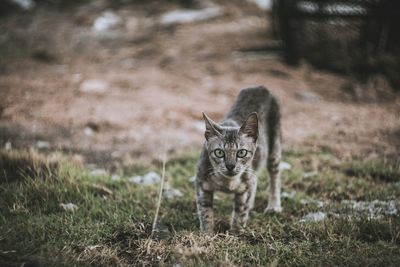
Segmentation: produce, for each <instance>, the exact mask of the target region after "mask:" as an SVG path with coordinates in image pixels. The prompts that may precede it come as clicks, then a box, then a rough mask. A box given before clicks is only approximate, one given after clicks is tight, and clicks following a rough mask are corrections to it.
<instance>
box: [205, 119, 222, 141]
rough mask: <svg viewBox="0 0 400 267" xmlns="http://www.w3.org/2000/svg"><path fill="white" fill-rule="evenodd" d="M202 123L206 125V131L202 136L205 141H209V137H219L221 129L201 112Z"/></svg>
mask: <svg viewBox="0 0 400 267" xmlns="http://www.w3.org/2000/svg"><path fill="white" fill-rule="evenodd" d="M203 118H204V122H205V123H206V131H205V132H204V136H205V137H206V140H208V139H210V138H211V137H214V136H218V137H221V136H222V134H221V128H220V127H219V126H218V124H217V123H215V122H214V121H213V120H212V119H210V118H209V117H208V116H207V115H206V114H205V113H204V112H203Z"/></svg>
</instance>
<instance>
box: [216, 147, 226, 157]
mask: <svg viewBox="0 0 400 267" xmlns="http://www.w3.org/2000/svg"><path fill="white" fill-rule="evenodd" d="M214 155H215V156H216V157H217V158H223V157H224V156H225V153H224V151H222V149H219V148H217V149H215V150H214Z"/></svg>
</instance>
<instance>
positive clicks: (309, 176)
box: [303, 171, 318, 179]
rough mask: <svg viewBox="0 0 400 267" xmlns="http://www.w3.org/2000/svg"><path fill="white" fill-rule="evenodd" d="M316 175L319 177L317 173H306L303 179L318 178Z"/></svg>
mask: <svg viewBox="0 0 400 267" xmlns="http://www.w3.org/2000/svg"><path fill="white" fill-rule="evenodd" d="M316 175H318V172H317V171H312V172H305V173H304V174H303V178H305V179H307V178H311V177H313V176H316Z"/></svg>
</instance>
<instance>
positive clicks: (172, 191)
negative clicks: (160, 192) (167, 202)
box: [164, 188, 183, 199]
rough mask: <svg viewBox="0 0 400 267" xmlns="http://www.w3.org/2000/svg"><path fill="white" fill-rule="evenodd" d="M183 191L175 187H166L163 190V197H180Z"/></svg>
mask: <svg viewBox="0 0 400 267" xmlns="http://www.w3.org/2000/svg"><path fill="white" fill-rule="evenodd" d="M182 196H183V193H182V191H180V190H179V189H176V188H168V189H165V190H164V197H166V198H169V199H171V198H175V197H182Z"/></svg>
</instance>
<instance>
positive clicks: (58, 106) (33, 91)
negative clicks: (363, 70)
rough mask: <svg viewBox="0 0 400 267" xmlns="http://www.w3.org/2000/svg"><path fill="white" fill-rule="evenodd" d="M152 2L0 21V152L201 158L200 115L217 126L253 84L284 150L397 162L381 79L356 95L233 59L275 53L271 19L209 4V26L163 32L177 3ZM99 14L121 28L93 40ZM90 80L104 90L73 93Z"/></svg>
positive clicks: (390, 105) (269, 59) (393, 120)
mask: <svg viewBox="0 0 400 267" xmlns="http://www.w3.org/2000/svg"><path fill="white" fill-rule="evenodd" d="M155 2H156V1H154V2H153V1H151V4H148V5H145V4H143V3H140V4H132V3H129V2H128V4H120V5H116V4H111V1H100V3H101V4H97V5H95V4H94V2H93V3H92V2H90V1H89V2H83V3H80V4H77V5H74V6H72V7H69V8H68V9H55V8H50V7H48V6H40V5H39V6H38V7H37V8H36V9H34V10H33V11H31V12H24V13H18V12H16V13H13V14H9V15H8V16H5V17H2V18H1V19H0V32H1V33H2V34H1V35H0V50H1V51H2V54H3V55H4V56H2V58H1V59H0V88H1V90H0V107H1V109H0V110H1V112H0V129H2V130H1V131H2V132H1V134H0V145H3V146H4V145H5V144H6V143H7V142H10V143H11V144H12V146H17V147H18V146H34V145H35V143H36V141H37V140H38V139H39V138H40V139H46V140H44V141H49V142H50V148H51V149H62V150H65V151H80V152H81V153H82V154H83V155H85V156H86V158H87V161H88V162H93V161H98V159H99V158H103V159H107V160H110V161H114V160H115V161H117V160H121V159H124V158H125V157H128V156H129V157H132V158H145V159H149V158H151V159H159V158H160V155H161V154H162V150H163V148H164V147H166V148H167V150H168V151H169V152H175V151H183V150H188V149H192V148H199V147H200V145H201V143H202V141H203V122H202V119H201V112H203V111H205V112H207V114H209V115H210V116H211V117H212V118H213V119H215V120H219V119H222V118H223V116H224V114H225V113H226V112H227V111H228V109H229V107H230V105H231V104H232V103H233V101H234V99H235V97H236V95H237V94H238V93H239V91H240V89H241V88H245V87H249V86H251V85H260V84H261V85H265V86H266V87H268V88H269V89H270V90H271V91H272V92H273V93H274V94H276V95H277V96H278V97H279V98H280V101H281V102H282V105H283V133H284V142H285V148H286V149H290V148H292V147H297V146H307V147H310V148H313V149H316V150H318V149H329V150H331V151H333V152H334V153H335V154H337V155H338V156H340V157H350V156H354V155H356V156H361V157H365V156H366V157H376V156H379V157H383V156H391V157H393V156H394V157H398V155H399V154H398V151H399V146H398V144H399V139H400V137H399V136H398V135H396V134H393V133H397V132H398V129H399V120H398V118H399V116H400V105H399V104H400V98H399V96H398V95H396V94H395V93H393V92H392V90H391V89H390V88H387V87H388V86H387V84H386V83H385V82H384V81H382V79H381V78H379V77H378V78H376V77H371V81H370V82H367V83H365V84H360V83H357V82H354V81H352V80H351V79H348V78H345V77H343V76H339V75H336V74H332V73H328V72H324V71H319V70H316V69H314V68H312V67H311V66H309V65H307V64H302V65H301V66H300V67H298V68H292V67H289V66H286V65H285V64H283V63H282V62H281V60H280V59H279V57H278V56H277V55H276V54H273V53H262V54H260V53H256V54H251V53H246V52H240V51H246V49H249V48H254V47H265V46H267V45H268V44H271V43H272V41H273V40H272V37H271V34H270V33H269V32H270V30H269V29H270V24H269V20H268V17H267V16H266V15H265V13H264V12H263V11H261V10H258V9H257V8H256V7H255V6H253V5H251V4H248V3H245V2H243V1H233V2H229V3H226V2H222V1H218V2H220V3H219V4H221V5H222V4H223V15H222V16H220V17H219V18H217V19H214V20H211V21H206V22H199V23H191V24H184V25H178V26H169V27H163V26H162V25H160V24H159V18H160V16H161V14H162V13H163V12H165V11H170V10H173V9H175V8H178V7H180V6H179V5H178V2H169V1H168V2H166V3H164V2H162V3H158V4H155ZM99 5H100V6H99ZM107 8H108V9H112V10H113V11H114V12H115V13H116V14H117V15H118V16H120V17H121V18H122V21H123V23H122V25H121V26H119V27H118V28H116V29H112V30H109V31H106V32H103V33H100V34H99V33H96V32H94V31H93V30H92V28H91V27H92V24H93V21H94V19H95V18H96V17H98V16H99V15H100V14H101V13H102V12H103V11H104V10H106V9H107ZM38 51H39V52H40V53H39V52H38ZM93 79H94V80H100V81H103V82H105V83H106V84H107V85H108V87H107V90H106V91H105V92H103V93H85V92H82V91H81V90H80V86H81V84H82V82H84V81H85V80H93ZM374 89H377V90H376V93H371V92H375V91H374ZM299 92H300V93H302V92H307V93H312V94H314V95H316V96H317V97H314V98H307V97H302V98H299V97H298V95H299ZM308 95H309V94H308ZM93 125H94V126H95V128H96V129H92V128H93V127H91V126H93ZM88 128H89V129H91V130H88ZM27 140H29V141H27ZM93 154H101V155H103V156H99V155H97V156H93ZM90 155H92V156H90ZM102 163H104V162H102Z"/></svg>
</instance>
